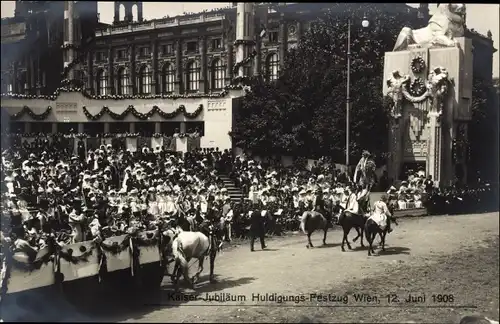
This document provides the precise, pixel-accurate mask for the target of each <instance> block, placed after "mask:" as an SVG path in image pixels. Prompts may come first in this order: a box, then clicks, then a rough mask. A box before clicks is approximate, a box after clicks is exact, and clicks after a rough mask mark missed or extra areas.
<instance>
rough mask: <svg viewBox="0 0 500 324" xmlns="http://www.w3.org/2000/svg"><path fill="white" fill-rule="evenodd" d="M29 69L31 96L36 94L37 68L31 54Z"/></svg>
mask: <svg viewBox="0 0 500 324" xmlns="http://www.w3.org/2000/svg"><path fill="white" fill-rule="evenodd" d="M29 69H30V81H29V84H30V92H29V93H30V94H35V93H36V66H35V58H34V56H33V55H32V54H31V55H30V56H29Z"/></svg>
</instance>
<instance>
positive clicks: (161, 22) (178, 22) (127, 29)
mask: <svg viewBox="0 0 500 324" xmlns="http://www.w3.org/2000/svg"><path fill="white" fill-rule="evenodd" d="M223 19H225V15H224V14H223V13H212V12H210V13H203V14H200V15H196V16H188V17H186V16H182V17H176V18H163V19H155V20H152V21H148V22H144V23H133V24H130V25H125V26H111V27H108V28H106V29H101V30H97V31H96V37H104V36H111V35H119V34H124V33H133V32H139V31H145V30H154V29H161V28H169V27H175V26H185V25H194V24H199V23H203V22H210V21H220V20H223Z"/></svg>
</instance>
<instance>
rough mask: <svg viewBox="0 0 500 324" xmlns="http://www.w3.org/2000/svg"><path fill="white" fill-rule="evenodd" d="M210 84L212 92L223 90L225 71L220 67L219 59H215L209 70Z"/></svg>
mask: <svg viewBox="0 0 500 324" xmlns="http://www.w3.org/2000/svg"><path fill="white" fill-rule="evenodd" d="M210 72H211V78H210V81H211V84H212V89H213V90H219V89H222V88H224V79H225V78H226V69H225V67H224V66H223V65H222V61H221V60H220V59H215V60H214V62H213V63H212V69H211V71H210Z"/></svg>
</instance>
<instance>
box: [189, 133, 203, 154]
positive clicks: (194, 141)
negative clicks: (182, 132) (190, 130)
mask: <svg viewBox="0 0 500 324" xmlns="http://www.w3.org/2000/svg"><path fill="white" fill-rule="evenodd" d="M199 148H200V138H199V137H195V138H191V137H188V138H187V151H188V152H192V151H194V150H196V149H199Z"/></svg>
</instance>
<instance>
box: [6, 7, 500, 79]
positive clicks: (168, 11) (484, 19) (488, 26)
mask: <svg viewBox="0 0 500 324" xmlns="http://www.w3.org/2000/svg"><path fill="white" fill-rule="evenodd" d="M0 4H1V10H2V11H1V12H2V15H1V16H2V18H4V17H12V16H14V8H15V1H1V2H0ZM230 4H231V3H230V2H154V3H152V2H143V15H144V19H154V18H162V17H164V16H170V17H173V16H177V15H181V14H182V13H183V12H200V11H202V10H210V9H215V8H222V7H226V6H228V5H230ZM408 5H410V6H413V7H417V6H418V4H415V3H408ZM466 6H467V27H469V28H474V29H475V30H476V31H478V32H480V33H482V34H485V35H486V33H487V32H488V30H491V32H492V33H493V46H494V47H495V48H497V49H499V48H500V39H499V36H500V31H499V22H500V5H498V4H467V5H466ZM429 7H430V11H431V14H432V13H433V10H434V9H435V8H436V5H435V4H430V5H429ZM98 10H99V14H100V19H101V21H102V22H104V23H111V22H112V21H113V16H114V3H113V2H112V1H109V2H98ZM499 55H500V51H498V52H496V53H495V54H494V57H493V61H494V62H493V77H496V78H498V77H499V61H500V57H499Z"/></svg>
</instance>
